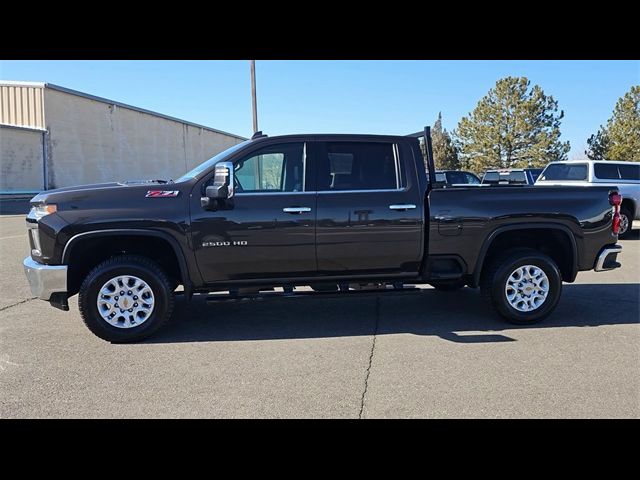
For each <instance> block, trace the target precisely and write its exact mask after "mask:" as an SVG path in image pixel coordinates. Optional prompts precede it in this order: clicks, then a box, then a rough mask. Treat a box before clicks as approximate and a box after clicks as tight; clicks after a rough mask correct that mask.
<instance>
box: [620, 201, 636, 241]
mask: <svg viewBox="0 0 640 480" xmlns="http://www.w3.org/2000/svg"><path fill="white" fill-rule="evenodd" d="M622 217H626V219H627V222H628V223H627V225H628V226H627V229H626V230H625V231H624V232H622V231H620V233H619V234H618V238H621V239H623V240H624V239H625V238H629V236H630V235H631V226H632V225H633V214H632V213H631V210H629V209H628V208H627V207H622V208H620V225H621V226H622V225H623V218H622Z"/></svg>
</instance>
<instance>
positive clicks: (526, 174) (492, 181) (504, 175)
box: [482, 168, 542, 185]
mask: <svg viewBox="0 0 640 480" xmlns="http://www.w3.org/2000/svg"><path fill="white" fill-rule="evenodd" d="M540 172H542V168H502V169H491V170H487V171H486V172H484V175H483V176H482V184H489V185H533V184H534V183H535V182H536V179H537V178H538V175H540Z"/></svg>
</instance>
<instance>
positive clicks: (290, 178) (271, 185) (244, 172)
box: [234, 143, 306, 193]
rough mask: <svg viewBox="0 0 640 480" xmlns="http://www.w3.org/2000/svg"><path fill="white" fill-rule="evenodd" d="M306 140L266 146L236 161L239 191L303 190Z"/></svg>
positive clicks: (236, 183)
mask: <svg viewBox="0 0 640 480" xmlns="http://www.w3.org/2000/svg"><path fill="white" fill-rule="evenodd" d="M305 161H306V159H305V158H304V144H303V143H287V144H280V145H273V146H269V147H265V148H263V149H260V150H258V151H257V152H253V153H251V154H250V155H248V156H247V157H245V158H243V159H241V160H238V161H237V162H234V173H235V189H236V192H238V193H243V192H246V193H252V192H265V193H268V192H302V191H304V187H305V182H304V175H305V163H306V162H305Z"/></svg>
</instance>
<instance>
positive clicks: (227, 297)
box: [206, 285, 422, 303]
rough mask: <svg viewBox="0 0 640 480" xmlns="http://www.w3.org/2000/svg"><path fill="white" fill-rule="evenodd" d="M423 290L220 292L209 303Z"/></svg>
mask: <svg viewBox="0 0 640 480" xmlns="http://www.w3.org/2000/svg"><path fill="white" fill-rule="evenodd" d="M421 290H422V289H420V288H417V287H414V286H411V287H407V286H404V285H403V286H402V287H400V288H396V287H391V288H379V289H359V290H339V291H335V292H314V291H311V292H310V291H307V290H305V291H296V290H295V289H293V290H289V289H285V290H284V291H282V292H263V293H256V294H248V295H234V294H232V293H226V292H220V293H214V294H209V295H207V298H206V302H207V303H220V302H236V301H250V300H264V299H274V298H346V297H356V296H360V297H375V296H379V295H388V294H392V293H393V294H399V293H402V294H407V293H413V294H415V293H419V292H420V291H421Z"/></svg>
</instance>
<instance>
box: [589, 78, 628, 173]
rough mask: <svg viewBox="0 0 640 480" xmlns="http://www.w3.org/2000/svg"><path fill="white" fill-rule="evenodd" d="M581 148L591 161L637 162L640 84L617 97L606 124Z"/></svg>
mask: <svg viewBox="0 0 640 480" xmlns="http://www.w3.org/2000/svg"><path fill="white" fill-rule="evenodd" d="M587 144H588V145H589V147H588V149H587V150H586V151H585V153H586V154H587V156H588V157H589V158H590V159H592V160H627V161H632V162H640V85H635V86H633V87H631V90H629V91H628V92H627V93H625V95H624V96H623V97H621V98H619V99H618V102H617V103H616V106H615V108H614V109H613V115H612V116H611V118H610V119H609V120H608V121H607V126H606V127H603V126H602V125H600V129H599V130H598V131H597V132H596V133H595V134H593V135H591V136H590V137H589V139H588V140H587Z"/></svg>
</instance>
